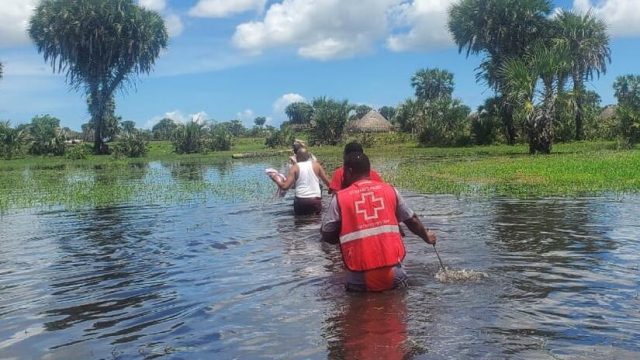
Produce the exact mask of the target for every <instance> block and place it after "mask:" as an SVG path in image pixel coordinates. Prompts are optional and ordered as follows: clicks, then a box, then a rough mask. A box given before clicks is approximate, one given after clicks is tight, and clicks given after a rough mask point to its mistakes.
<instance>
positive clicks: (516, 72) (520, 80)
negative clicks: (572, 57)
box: [499, 41, 569, 154]
mask: <svg viewBox="0 0 640 360" xmlns="http://www.w3.org/2000/svg"><path fill="white" fill-rule="evenodd" d="M567 58H568V53H567V51H566V49H564V48H563V47H562V46H555V47H554V46H548V45H546V44H544V41H538V42H537V43H535V44H534V45H533V46H532V48H531V49H530V50H529V52H528V53H527V54H525V55H524V56H523V57H521V58H512V59H508V60H506V61H505V62H503V64H502V66H501V67H500V69H499V74H500V76H501V79H500V81H501V82H502V83H503V85H504V89H505V90H506V91H507V94H509V95H508V100H509V101H510V102H511V103H512V104H514V105H516V104H520V106H518V107H515V109H516V112H515V115H516V116H517V117H518V118H520V119H521V120H522V121H523V122H524V123H525V125H526V129H527V135H528V137H529V152H530V153H531V154H535V153H541V154H549V153H550V152H551V147H552V142H553V116H554V110H555V104H556V97H557V94H558V89H559V86H558V84H559V83H560V78H561V76H562V74H564V73H565V72H566V71H567V69H569V63H568V61H567ZM538 81H541V82H542V85H543V88H542V90H541V91H540V96H539V98H540V99H541V100H540V103H539V104H538V105H536V104H535V99H536V89H537V84H538Z"/></svg>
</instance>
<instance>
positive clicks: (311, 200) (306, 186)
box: [271, 148, 329, 215]
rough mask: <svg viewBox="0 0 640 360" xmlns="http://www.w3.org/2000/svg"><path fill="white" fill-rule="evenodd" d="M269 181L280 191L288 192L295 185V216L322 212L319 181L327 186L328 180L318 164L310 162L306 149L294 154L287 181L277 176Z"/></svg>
mask: <svg viewBox="0 0 640 360" xmlns="http://www.w3.org/2000/svg"><path fill="white" fill-rule="evenodd" d="M271 179H272V180H273V181H274V182H275V183H276V184H277V185H278V187H279V188H280V189H282V190H288V189H290V188H291V187H292V186H293V185H295V187H296V188H295V192H296V197H295V199H294V200H293V211H294V213H295V214H296V215H309V214H320V212H321V211H322V193H321V191H320V179H321V180H322V181H323V182H324V183H325V184H326V185H327V187H328V186H329V178H328V177H327V174H326V172H325V171H324V169H323V168H322V165H320V163H319V162H317V161H313V160H311V156H310V154H309V151H307V149H305V148H302V149H299V150H298V151H297V152H296V163H295V164H293V165H292V166H291V168H290V169H289V173H288V174H287V179H286V180H284V181H283V180H282V179H280V178H279V177H278V176H273V175H272V176H271Z"/></svg>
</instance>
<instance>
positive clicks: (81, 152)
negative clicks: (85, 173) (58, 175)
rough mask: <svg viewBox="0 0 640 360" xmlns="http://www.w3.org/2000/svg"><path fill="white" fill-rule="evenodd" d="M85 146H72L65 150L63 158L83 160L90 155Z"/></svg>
mask: <svg viewBox="0 0 640 360" xmlns="http://www.w3.org/2000/svg"><path fill="white" fill-rule="evenodd" d="M87 146H88V145H84V144H80V145H74V146H72V147H70V148H69V150H67V152H66V153H65V157H66V158H67V159H70V160H84V159H86V158H87V156H89V154H90V153H91V150H90V148H87Z"/></svg>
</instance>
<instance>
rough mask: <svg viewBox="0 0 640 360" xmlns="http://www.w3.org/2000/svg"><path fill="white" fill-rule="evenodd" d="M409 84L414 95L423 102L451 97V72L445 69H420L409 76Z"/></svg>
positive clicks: (452, 85)
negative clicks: (413, 90)
mask: <svg viewBox="0 0 640 360" xmlns="http://www.w3.org/2000/svg"><path fill="white" fill-rule="evenodd" d="M411 86H412V87H413V88H414V89H415V93H416V97H417V98H418V100H420V101H422V102H424V103H430V102H432V101H438V100H443V99H451V94H453V87H454V84H453V74H452V73H451V72H449V71H447V70H441V69H438V68H435V69H420V70H418V71H417V72H416V73H415V74H414V75H413V76H412V77H411Z"/></svg>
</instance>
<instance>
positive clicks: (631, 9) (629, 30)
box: [573, 0, 640, 36]
mask: <svg viewBox="0 0 640 360" xmlns="http://www.w3.org/2000/svg"><path fill="white" fill-rule="evenodd" d="M573 8H574V10H576V11H579V12H587V11H589V10H591V12H592V14H594V15H595V16H597V17H599V18H601V19H603V20H604V21H605V22H606V23H607V25H608V27H609V34H611V35H612V36H636V35H640V1H638V0H601V1H598V2H596V3H595V4H594V3H593V2H592V1H591V0H574V2H573Z"/></svg>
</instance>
